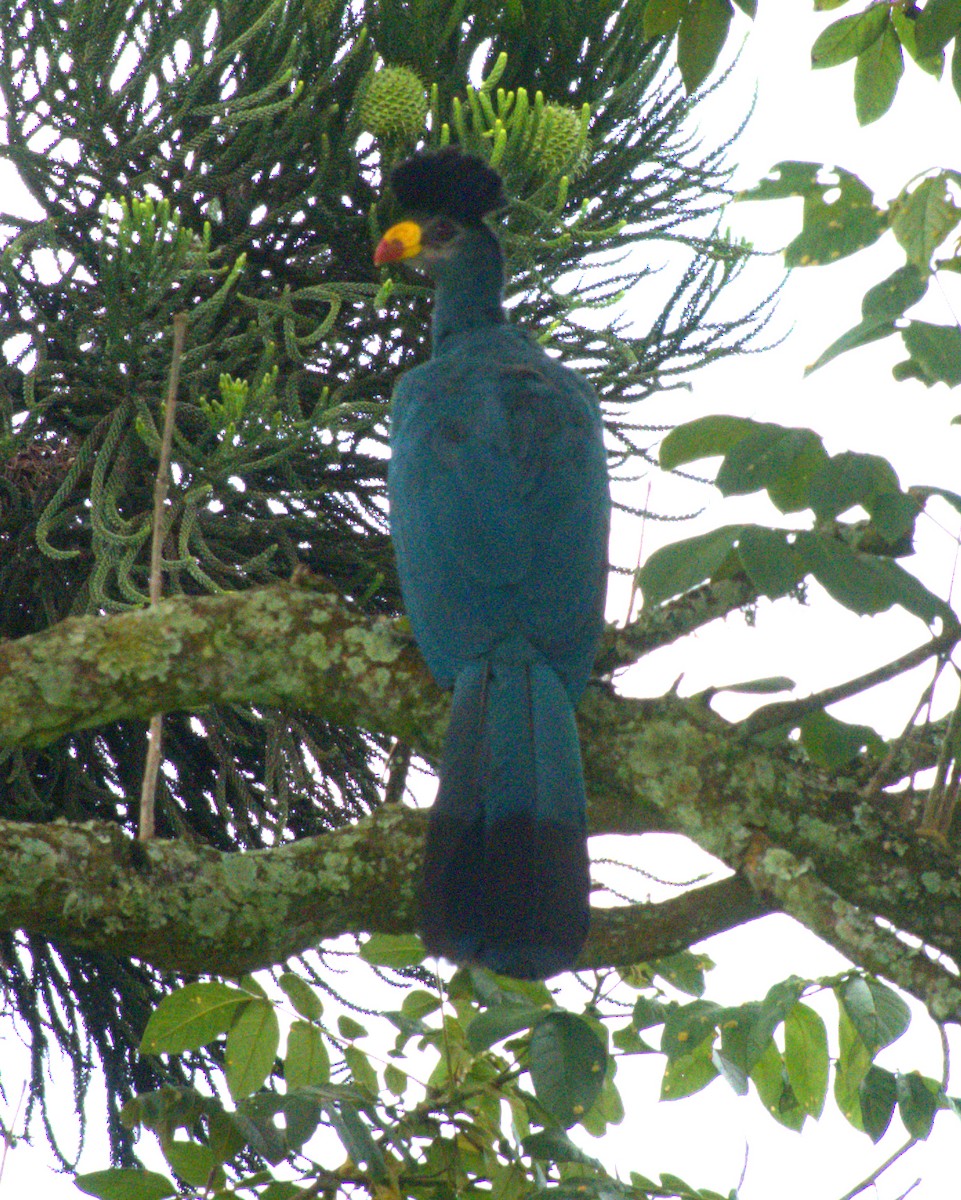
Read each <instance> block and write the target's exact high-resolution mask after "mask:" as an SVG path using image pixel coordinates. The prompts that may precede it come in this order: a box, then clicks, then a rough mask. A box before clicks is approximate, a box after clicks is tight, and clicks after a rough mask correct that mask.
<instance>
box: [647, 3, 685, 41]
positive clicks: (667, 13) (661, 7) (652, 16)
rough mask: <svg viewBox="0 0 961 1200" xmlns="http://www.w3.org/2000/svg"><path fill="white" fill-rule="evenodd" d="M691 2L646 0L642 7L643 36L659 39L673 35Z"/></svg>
mask: <svg viewBox="0 0 961 1200" xmlns="http://www.w3.org/2000/svg"><path fill="white" fill-rule="evenodd" d="M690 2H691V0H648V3H647V4H645V5H644V18H643V20H644V36H645V37H646V38H655V37H661V36H663V35H664V34H668V33H673V32H674V31H675V29H677V27H678V25H679V24H680V22H681V17H682V16H683V15H684V11H685V9H686V8H687V6H688V5H689V4H690Z"/></svg>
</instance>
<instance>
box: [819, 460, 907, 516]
mask: <svg viewBox="0 0 961 1200" xmlns="http://www.w3.org/2000/svg"><path fill="white" fill-rule="evenodd" d="M900 491H901V483H900V481H899V479H898V476H897V472H896V471H895V470H894V467H892V466H891V464H890V463H889V462H888V460H887V459H886V458H881V457H880V456H879V455H877V454H858V453H856V452H855V451H853V450H845V451H842V453H840V454H835V455H833V456H832V457H831V458H828V459H826V460H825V461H824V462H823V463H822V464H821V466H820V467H819V468H818V471H817V472H816V474H815V476H814V478H813V479H812V480H811V486H810V491H809V496H810V501H811V507H812V508H813V509H814V513H815V516H817V517H818V519H819V520H821V521H834V520H836V518H837V517H839V516H841V514H842V513H845V512H847V511H848V509H849V508H854V507H855V506H856V505H859V504H860V505H862V506H863V507H864V508H866V509H868V510H869V511H870V508H871V505H872V504H873V503H874V501H875V499H876V497H878V496H880V495H882V494H883V493H885V492H900Z"/></svg>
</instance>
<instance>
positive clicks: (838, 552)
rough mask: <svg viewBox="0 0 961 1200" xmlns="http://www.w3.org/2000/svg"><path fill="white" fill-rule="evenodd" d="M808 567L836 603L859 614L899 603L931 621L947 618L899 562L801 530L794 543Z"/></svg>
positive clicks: (943, 609)
mask: <svg viewBox="0 0 961 1200" xmlns="http://www.w3.org/2000/svg"><path fill="white" fill-rule="evenodd" d="M795 545H796V547H797V550H798V553H799V554H800V555H801V557H802V559H803V561H804V563H805V565H806V567H807V569H808V570H809V571H810V572H811V574H812V575H813V576H814V577H815V579H817V581H818V582H819V583H820V584H821V586H822V587H823V588H824V589H825V591H827V592H828V593H829V594H830V595H831V596H832V597H833V598H834V599H835V600H837V602H838V603H839V604H843V605H844V607H845V608H849V609H850V610H851V611H852V612H855V613H857V614H858V615H859V616H871V615H873V614H875V613H879V612H885V611H886V610H887V609H889V608H891V607H892V606H893V605H895V604H900V605H901V607H902V608H904V609H905V610H906V611H907V612H910V613H913V614H914V615H915V616H916V617H919V618H920V619H921V620H922V621H924V622H925V624H927V625H930V624H932V623H933V622H934V621H935V620H936V619H937V618H938V617H942V618H944V619H948V620H950V619H951V617H950V616H949V612H950V610H949V609H948V608H947V606H946V605H945V604H944V602H943V601H941V600H939V599H938V598H937V596H935V595H933V594H932V593H931V592H929V591H928V589H927V588H926V587H925V586H924V585H923V584H922V583H920V582H919V581H918V580H917V579H915V577H914V576H913V575H911V574H909V573H908V572H907V571H905V569H904V568H903V567H902V566H900V565H899V564H898V563H896V562H893V561H892V560H891V559H889V558H878V557H876V556H875V555H871V554H860V553H859V552H858V551H857V550H852V549H851V548H850V547H848V546H846V545H844V543H842V542H839V541H836V540H835V539H833V538H830V537H824V536H822V535H821V534H817V533H811V532H809V531H807V530H801V531H800V532H799V533H798V534H797V540H796V542H795Z"/></svg>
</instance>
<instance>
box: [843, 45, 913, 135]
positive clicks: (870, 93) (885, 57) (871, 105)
mask: <svg viewBox="0 0 961 1200" xmlns="http://www.w3.org/2000/svg"><path fill="white" fill-rule="evenodd" d="M903 74H904V54H903V53H902V51H901V42H900V41H899V40H898V35H897V34H896V33H895V32H894V28H893V26H892V25H891V24H890V23H888V24H886V25H885V27H884V32H883V33H882V34H881V36H880V37H879V38H878V39H877V41H874V42H872V43H871V44H870V46H868V47H866V48H865V49H864V50H862V51H861V53H860V54H859V55H858V61H857V64H856V66H855V68H854V109H855V112H856V113H857V118H858V124H859V125H870V124H871V122H872V121H877V120H878V118H879V117H883V116H884V114H885V113H886V112H887V111H888V109H889V108H890V107H891V105H892V104H893V103H894V97H895V94H896V93H897V90H898V84H899V83H900V82H901V76H902V75H903Z"/></svg>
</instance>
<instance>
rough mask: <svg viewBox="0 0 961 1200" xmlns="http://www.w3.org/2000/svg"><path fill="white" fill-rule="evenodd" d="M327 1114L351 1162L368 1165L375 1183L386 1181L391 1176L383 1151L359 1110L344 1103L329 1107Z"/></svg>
mask: <svg viewBox="0 0 961 1200" xmlns="http://www.w3.org/2000/svg"><path fill="white" fill-rule="evenodd" d="M326 1112H327V1116H328V1118H329V1120H330V1123H331V1125H332V1126H333V1128H334V1132H335V1133H336V1134H337V1136H338V1137H339V1138H340V1141H341V1144H342V1145H343V1147H344V1149H345V1150H346V1151H347V1155H348V1157H349V1158H350V1160H351V1161H352V1162H354V1163H357V1164H364V1165H366V1167H367V1169H368V1171H369V1172H370V1173H371V1175H372V1176H373V1178H374V1180H375V1181H378V1182H381V1181H386V1180H387V1179H388V1178H389V1176H388V1172H387V1163H386V1161H385V1160H384V1154H383V1151H382V1150H381V1148H380V1147H379V1146H378V1145H377V1143H376V1142H375V1141H374V1139H373V1137H372V1136H371V1132H370V1130H369V1129H368V1128H367V1126H366V1125H365V1124H364V1122H363V1121H362V1120H361V1118H360V1113H359V1111H358V1110H357V1108H356V1107H355V1106H354V1105H352V1104H348V1103H346V1102H344V1103H341V1104H337V1105H334V1104H330V1105H327V1107H326Z"/></svg>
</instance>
